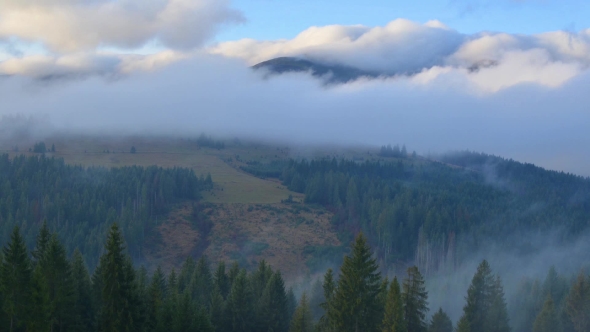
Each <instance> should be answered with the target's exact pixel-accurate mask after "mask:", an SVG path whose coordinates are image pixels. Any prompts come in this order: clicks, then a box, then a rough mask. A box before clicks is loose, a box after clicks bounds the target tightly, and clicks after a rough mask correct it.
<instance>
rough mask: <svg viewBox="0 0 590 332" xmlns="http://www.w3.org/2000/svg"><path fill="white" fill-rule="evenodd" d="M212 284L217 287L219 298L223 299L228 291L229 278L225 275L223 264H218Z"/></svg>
mask: <svg viewBox="0 0 590 332" xmlns="http://www.w3.org/2000/svg"><path fill="white" fill-rule="evenodd" d="M213 283H214V284H215V286H217V288H218V290H219V292H220V294H221V296H222V297H223V298H224V299H225V298H226V297H227V294H229V290H230V286H231V285H230V281H229V277H228V276H227V274H226V273H225V262H219V264H218V265H217V269H216V270H215V273H214V274H213Z"/></svg>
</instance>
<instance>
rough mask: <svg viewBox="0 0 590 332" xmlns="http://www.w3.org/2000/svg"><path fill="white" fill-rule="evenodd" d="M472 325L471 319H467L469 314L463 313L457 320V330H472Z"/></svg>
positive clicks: (468, 331)
mask: <svg viewBox="0 0 590 332" xmlns="http://www.w3.org/2000/svg"><path fill="white" fill-rule="evenodd" d="M471 331H472V330H471V326H469V320H467V316H465V315H463V316H461V318H460V319H459V321H458V322H457V328H456V329H455V332H471Z"/></svg>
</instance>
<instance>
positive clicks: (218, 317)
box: [209, 285, 227, 332]
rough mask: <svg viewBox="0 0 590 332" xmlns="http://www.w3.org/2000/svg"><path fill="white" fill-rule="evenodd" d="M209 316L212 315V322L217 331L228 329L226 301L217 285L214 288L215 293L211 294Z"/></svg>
mask: <svg viewBox="0 0 590 332" xmlns="http://www.w3.org/2000/svg"><path fill="white" fill-rule="evenodd" d="M209 317H211V323H212V324H213V326H214V327H215V330H216V331H218V332H222V331H226V329H227V326H226V325H227V324H225V302H224V300H223V296H222V295H221V292H220V291H219V287H217V285H216V286H215V288H214V289H213V293H212V294H211V305H210V306H209Z"/></svg>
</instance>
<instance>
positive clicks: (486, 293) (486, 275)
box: [463, 260, 494, 332]
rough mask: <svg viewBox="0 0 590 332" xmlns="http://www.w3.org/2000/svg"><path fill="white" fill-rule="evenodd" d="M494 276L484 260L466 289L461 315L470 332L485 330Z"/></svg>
mask: <svg viewBox="0 0 590 332" xmlns="http://www.w3.org/2000/svg"><path fill="white" fill-rule="evenodd" d="M493 287H494V276H493V275H492V270H491V269H490V265H489V264H488V262H487V261H486V260H484V261H482V262H481V264H479V266H478V268H477V271H476V273H475V275H474V276H473V279H472V280H471V285H470V286H469V289H468V290H467V304H465V306H464V307H463V315H464V316H465V320H466V321H467V322H468V325H469V329H470V331H472V332H476V331H482V332H483V331H486V323H487V314H488V311H489V309H490V307H491V299H492V293H493Z"/></svg>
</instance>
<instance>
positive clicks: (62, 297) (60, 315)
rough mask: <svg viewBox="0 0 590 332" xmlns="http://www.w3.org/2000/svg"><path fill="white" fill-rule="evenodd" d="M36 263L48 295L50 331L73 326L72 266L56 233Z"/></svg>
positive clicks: (73, 290) (73, 294) (73, 293)
mask: <svg viewBox="0 0 590 332" xmlns="http://www.w3.org/2000/svg"><path fill="white" fill-rule="evenodd" d="M40 253H42V254H41V256H40V257H39V259H40V260H39V261H38V265H39V267H40V268H41V271H42V273H43V277H44V282H45V283H46V287H47V291H48V296H49V317H50V324H51V330H52V331H64V330H68V329H71V328H73V327H74V326H75V316H74V313H75V311H74V308H75V300H76V299H75V289H74V279H73V276H72V267H71V265H70V262H69V261H68V259H67V256H66V250H65V248H64V246H63V245H62V244H61V242H60V241H59V240H58V238H57V235H55V234H54V235H52V236H51V239H50V240H49V243H48V244H47V248H46V249H44V253H43V251H41V252H40Z"/></svg>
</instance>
